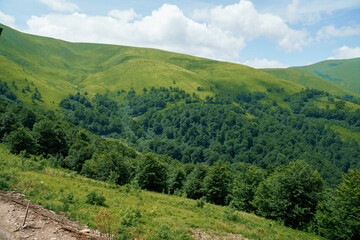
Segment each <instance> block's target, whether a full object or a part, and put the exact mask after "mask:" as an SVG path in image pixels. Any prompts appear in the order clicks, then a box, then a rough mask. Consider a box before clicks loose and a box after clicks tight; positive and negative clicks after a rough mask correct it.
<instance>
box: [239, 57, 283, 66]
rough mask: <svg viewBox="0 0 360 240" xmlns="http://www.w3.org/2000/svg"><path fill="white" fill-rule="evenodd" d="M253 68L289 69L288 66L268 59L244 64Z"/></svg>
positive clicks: (254, 60)
mask: <svg viewBox="0 0 360 240" xmlns="http://www.w3.org/2000/svg"><path fill="white" fill-rule="evenodd" d="M243 64H244V65H247V66H250V67H253V68H287V67H288V66H287V65H285V64H282V63H281V62H278V61H276V60H268V59H266V58H262V59H258V58H255V59H253V60H249V61H246V62H244V63H243Z"/></svg>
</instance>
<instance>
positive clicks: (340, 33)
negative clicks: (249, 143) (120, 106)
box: [0, 0, 360, 68]
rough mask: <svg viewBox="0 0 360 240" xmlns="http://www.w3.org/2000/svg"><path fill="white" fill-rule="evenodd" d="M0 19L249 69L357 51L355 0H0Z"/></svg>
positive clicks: (359, 14) (358, 8) (358, 0)
mask: <svg viewBox="0 0 360 240" xmlns="http://www.w3.org/2000/svg"><path fill="white" fill-rule="evenodd" d="M0 23H2V24H5V25H7V26H9V27H12V28H15V29H17V30H19V31H22V32H26V33H31V34H36V35H41V36H48V37H53V38H58V39H62V40H66V41H71V42H93V43H106V44H117V45H126V46H136V47H150V48H156V49H163V50H167V51H172V52H178V53H184V54H189V55H193V56H199V57H204V58H210V59H216V60H221V61H227V62H235V63H240V64H246V65H248V66H252V67H255V68H274V67H289V66H303V65H308V64H312V63H316V62H319V61H323V60H326V59H347V58H355V57H360V0H272V1H269V0H195V1H190V0H178V1H175V0H168V1H164V0H126V1H123V0H101V1H100V0H99V1H96V0H0Z"/></svg>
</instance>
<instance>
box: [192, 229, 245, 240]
mask: <svg viewBox="0 0 360 240" xmlns="http://www.w3.org/2000/svg"><path fill="white" fill-rule="evenodd" d="M190 230H191V232H192V233H193V234H192V237H193V238H195V239H196V240H227V239H236V240H251V239H249V238H245V237H244V236H242V235H241V234H233V233H227V232H216V231H214V230H206V231H204V230H202V229H199V228H196V229H190Z"/></svg>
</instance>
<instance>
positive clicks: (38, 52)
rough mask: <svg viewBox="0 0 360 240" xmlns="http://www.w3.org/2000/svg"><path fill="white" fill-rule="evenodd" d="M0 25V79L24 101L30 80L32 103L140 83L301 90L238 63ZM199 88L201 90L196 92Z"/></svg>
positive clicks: (189, 88)
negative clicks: (38, 97) (35, 96)
mask: <svg viewBox="0 0 360 240" xmlns="http://www.w3.org/2000/svg"><path fill="white" fill-rule="evenodd" d="M0 26H1V27H3V28H4V31H3V33H2V36H1V38H0V67H1V69H4V70H2V71H1V72H0V79H1V80H3V81H7V82H8V83H11V82H12V81H15V82H16V85H17V86H18V89H17V90H16V89H13V90H14V91H15V93H16V95H17V96H18V97H19V98H20V100H22V101H24V102H26V103H29V104H32V103H31V100H30V97H31V93H26V94H23V93H22V92H21V89H22V88H24V87H25V86H27V85H29V84H30V83H31V82H33V84H34V85H33V88H35V87H37V88H38V89H39V91H40V93H41V94H42V96H43V100H44V102H37V104H38V105H39V106H40V107H42V108H46V109H56V107H57V105H58V103H59V101H60V100H61V99H62V98H64V97H65V96H66V95H67V94H69V93H75V92H77V91H81V92H85V91H87V92H88V93H89V95H90V96H92V95H95V94H96V93H104V92H108V91H110V92H113V91H117V90H121V89H124V90H130V89H131V88H134V89H135V90H136V91H138V92H142V89H143V88H144V87H148V88H150V87H152V86H154V87H170V86H171V87H178V88H180V89H182V90H185V91H186V92H189V93H193V92H195V93H197V94H198V95H199V96H200V97H201V98H205V97H206V96H207V95H210V96H212V95H214V94H216V93H219V92H221V93H226V94H230V95H234V94H236V93H239V92H241V91H251V92H252V91H262V92H265V91H266V89H267V88H284V90H285V92H288V93H293V92H297V91H300V90H301V88H302V86H300V85H298V84H296V83H292V82H289V81H286V80H283V79H280V78H278V77H276V76H274V75H271V74H268V73H265V72H263V71H261V70H257V69H253V68H250V67H247V66H244V65H240V64H233V63H227V62H219V61H213V60H208V59H203V58H198V57H192V56H188V55H183V54H177V53H171V52H167V51H161V50H156V49H147V48H135V47H125V46H115V45H105V44H88V43H70V42H65V41H61V40H56V39H51V38H45V37H39V36H34V35H29V34H24V33H21V32H18V31H16V30H13V29H11V28H8V27H6V26H4V25H1V24H0ZM25 79H27V81H26V80H25ZM30 87H31V85H30ZM198 87H201V88H202V89H203V91H197V88H198ZM277 95H279V94H277V93H276V92H273V93H271V94H269V96H270V98H272V99H277V98H279V99H281V97H279V96H277Z"/></svg>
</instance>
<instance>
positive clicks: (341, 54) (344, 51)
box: [329, 45, 360, 59]
mask: <svg viewBox="0 0 360 240" xmlns="http://www.w3.org/2000/svg"><path fill="white" fill-rule="evenodd" d="M333 52H334V53H335V54H336V55H335V56H334V57H330V58H329V59H349V58H358V57H360V47H354V48H351V47H348V46H346V45H344V46H342V47H341V48H338V49H335V50H334V51H333Z"/></svg>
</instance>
